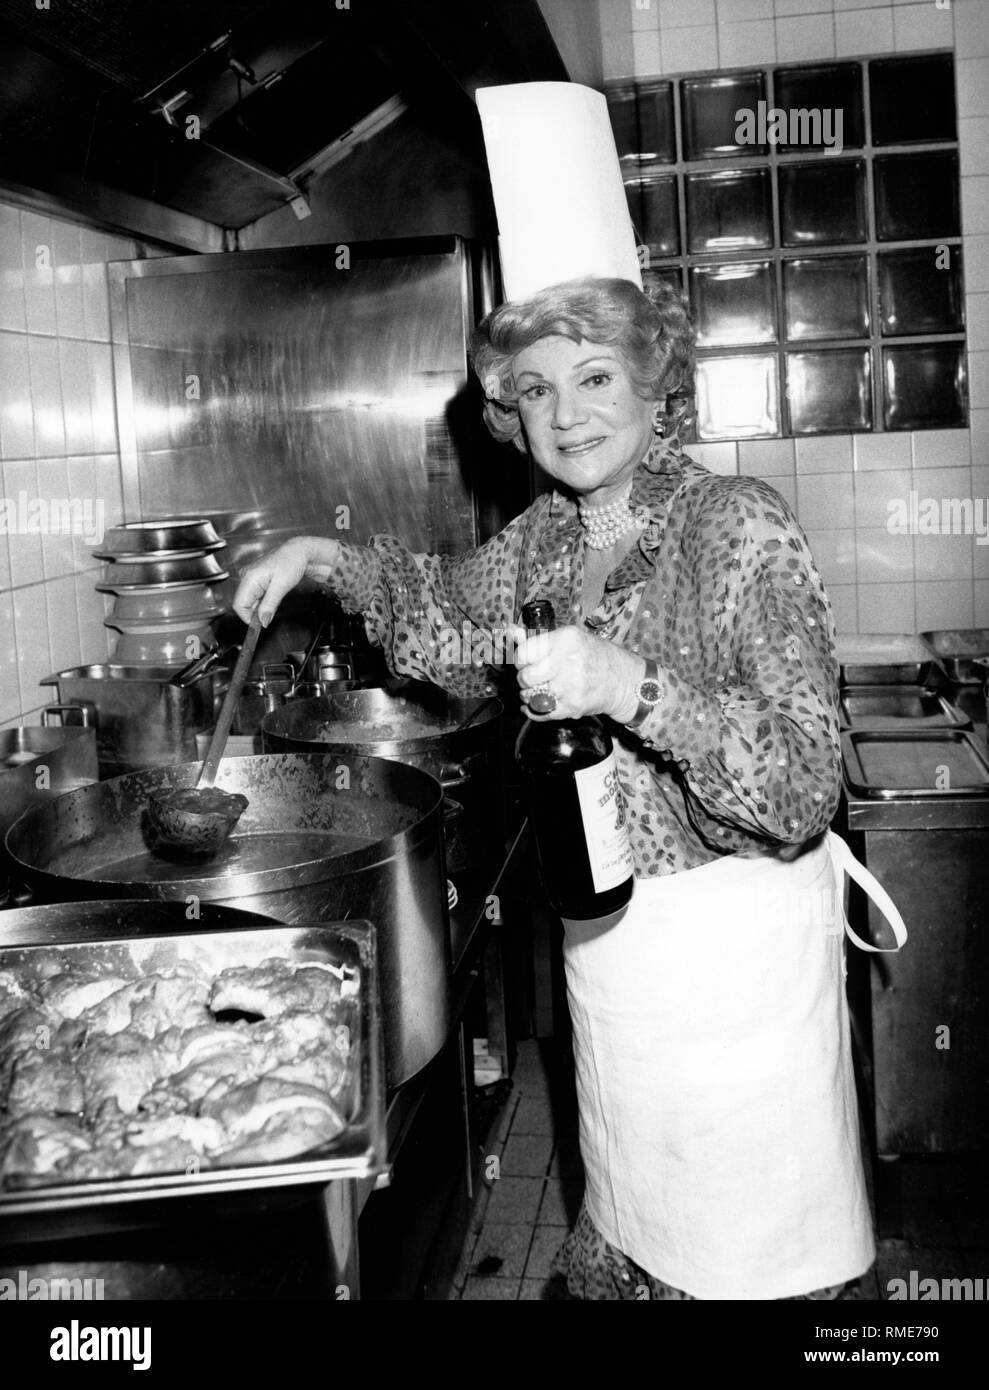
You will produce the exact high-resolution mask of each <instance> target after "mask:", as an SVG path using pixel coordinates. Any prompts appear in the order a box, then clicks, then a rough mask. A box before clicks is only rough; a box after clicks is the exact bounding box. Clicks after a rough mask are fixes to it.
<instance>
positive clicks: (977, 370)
mask: <svg viewBox="0 0 989 1390" xmlns="http://www.w3.org/2000/svg"><path fill="white" fill-rule="evenodd" d="M968 399H969V403H970V405H971V407H972V409H973V410H989V352H970V353H969V354H968Z"/></svg>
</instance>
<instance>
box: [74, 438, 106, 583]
mask: <svg viewBox="0 0 989 1390" xmlns="http://www.w3.org/2000/svg"><path fill="white" fill-rule="evenodd" d="M66 464H67V468H68V474H69V496H70V497H72V498H74V499H75V501H76V502H77V504H78V506H79V509H80V527H79V532H78V534H76V535H74V536H73V537H72V549H73V565H72V567H73V569H74V570H75V571H76V572H77V573H82V571H84V570H88V569H92V568H93V566H94V565H96V564H97V563H98V562H97V561H96V560H94V559H93V555H92V552H93V551H94V550H95V549H97V548H98V547H99V544H100V542H101V541H102V540H103V535H104V532H105V530H106V527H107V526H108V525H109V524H110V523H109V522H107V521H106V520H105V519H104V516H103V512H104V509H103V508H102V507H101V501H102V499H101V498H100V495H99V491H100V484H99V471H98V469H97V466H96V460H95V458H92V457H77V458H70V459H67V460H66Z"/></svg>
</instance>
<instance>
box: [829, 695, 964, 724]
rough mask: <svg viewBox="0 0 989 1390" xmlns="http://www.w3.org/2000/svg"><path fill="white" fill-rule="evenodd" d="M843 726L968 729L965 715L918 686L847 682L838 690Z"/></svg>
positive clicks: (839, 711) (839, 712) (839, 710)
mask: <svg viewBox="0 0 989 1390" xmlns="http://www.w3.org/2000/svg"><path fill="white" fill-rule="evenodd" d="M838 716H839V721H840V723H841V727H842V728H843V729H891V730H896V731H899V732H910V731H912V730H914V729H970V728H971V727H972V721H971V719H970V718H969V717H968V715H967V714H964V713H963V712H962V711H961V710H959V709H956V708H955V707H954V706H953V705H950V704H949V703H948V701H947V700H946V699H945V698H944V696H943V695H941V694H939V693H938V691H936V690H928V689H927V688H926V687H924V686H921V685H850V686H847V687H845V688H844V689H843V690H842V692H841V699H840V701H839V704H838Z"/></svg>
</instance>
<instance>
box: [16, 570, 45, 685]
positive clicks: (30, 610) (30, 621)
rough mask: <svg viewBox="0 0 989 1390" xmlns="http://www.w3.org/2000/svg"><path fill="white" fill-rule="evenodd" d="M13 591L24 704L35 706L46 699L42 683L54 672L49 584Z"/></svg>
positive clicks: (18, 672)
mask: <svg viewBox="0 0 989 1390" xmlns="http://www.w3.org/2000/svg"><path fill="white" fill-rule="evenodd" d="M12 594H13V600H14V638H15V641H16V643H17V679H18V681H19V683H20V688H21V708H22V709H35V708H37V706H38V705H39V704H42V703H43V701H42V699H41V692H40V690H39V688H38V683H39V682H40V681H41V680H42V679H43V678H44V677H45V676H48V675H50V674H51V669H52V667H51V648H50V646H49V645H48V608H47V605H46V603H45V586H44V584H29V585H28V586H27V587H26V588H23V589H14V590H13V591H12Z"/></svg>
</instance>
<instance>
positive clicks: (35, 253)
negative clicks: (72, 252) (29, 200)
mask: <svg viewBox="0 0 989 1390" xmlns="http://www.w3.org/2000/svg"><path fill="white" fill-rule="evenodd" d="M52 241H53V238H52V223H51V218H50V217H39V216H38V214H37V213H34V212H22V213H21V263H22V265H23V267H24V307H25V312H26V315H27V329H28V332H29V333H54V332H55V273H54V270H53V268H52V257H53V255H54V248H53V245H52ZM46 262H47V264H46Z"/></svg>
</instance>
